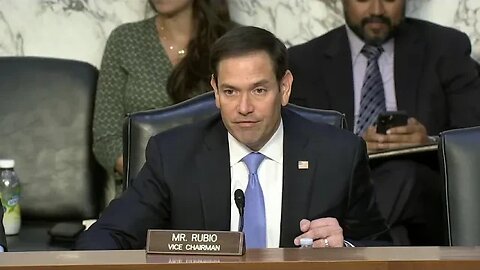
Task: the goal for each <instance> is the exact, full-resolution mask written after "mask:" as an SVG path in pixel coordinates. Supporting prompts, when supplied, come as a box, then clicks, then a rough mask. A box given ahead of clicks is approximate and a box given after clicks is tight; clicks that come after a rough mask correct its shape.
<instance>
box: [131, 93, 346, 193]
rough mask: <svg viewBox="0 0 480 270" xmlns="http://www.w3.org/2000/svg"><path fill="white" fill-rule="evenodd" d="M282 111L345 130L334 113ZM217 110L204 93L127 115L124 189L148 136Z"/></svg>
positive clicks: (291, 107)
mask: <svg viewBox="0 0 480 270" xmlns="http://www.w3.org/2000/svg"><path fill="white" fill-rule="evenodd" d="M286 109H287V110H291V111H293V112H296V113H298V114H300V115H302V116H303V117H305V118H308V119H310V120H311V121H314V122H321V123H328V124H331V125H333V126H336V127H338V128H345V127H346V120H345V116H344V115H343V114H341V113H339V112H337V111H328V110H319V109H311V108H305V107H301V106H297V105H293V104H288V105H287V106H286ZM218 111H219V110H218V108H217V107H216V106H215V96H214V93H213V92H208V93H204V94H202V95H199V96H196V97H194V98H191V99H189V100H186V101H184V102H181V103H178V104H175V105H173V106H169V107H165V108H161V109H157V110H150V111H144V112H136V113H131V114H129V115H127V117H126V119H125V123H124V129H123V130H124V134H123V139H124V151H123V154H124V157H123V160H124V161H125V162H124V175H125V182H124V183H125V185H124V188H127V187H128V186H129V185H131V184H132V183H133V180H134V178H135V177H136V176H137V174H138V172H139V171H140V169H141V168H142V166H143V164H144V163H145V148H146V147H147V143H148V140H149V139H150V137H152V136H153V135H155V134H158V133H160V132H162V131H165V130H168V129H171V128H174V127H176V126H179V125H185V124H189V123H193V122H195V121H199V120H202V119H205V118H207V117H210V116H212V115H214V114H216V113H218Z"/></svg>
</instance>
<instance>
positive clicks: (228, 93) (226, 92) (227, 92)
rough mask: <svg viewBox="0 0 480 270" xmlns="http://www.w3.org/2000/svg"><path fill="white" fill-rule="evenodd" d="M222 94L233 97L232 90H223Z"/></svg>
mask: <svg viewBox="0 0 480 270" xmlns="http://www.w3.org/2000/svg"><path fill="white" fill-rule="evenodd" d="M223 93H224V94H225V95H227V96H231V95H233V90H231V89H225V90H223Z"/></svg>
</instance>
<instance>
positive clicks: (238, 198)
mask: <svg viewBox="0 0 480 270" xmlns="http://www.w3.org/2000/svg"><path fill="white" fill-rule="evenodd" d="M234 198H235V204H236V205H237V207H238V208H239V209H243V208H244V207H245V195H244V194H243V191H242V190H241V189H237V190H235V193H234Z"/></svg>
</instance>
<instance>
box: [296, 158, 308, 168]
mask: <svg viewBox="0 0 480 270" xmlns="http://www.w3.org/2000/svg"><path fill="white" fill-rule="evenodd" d="M298 169H299V170H308V160H299V161H298Z"/></svg>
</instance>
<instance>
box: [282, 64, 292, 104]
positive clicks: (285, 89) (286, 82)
mask: <svg viewBox="0 0 480 270" xmlns="http://www.w3.org/2000/svg"><path fill="white" fill-rule="evenodd" d="M292 83H293V75H292V72H290V70H287V71H286V72H285V75H283V78H282V81H281V82H280V91H281V94H282V106H286V105H287V104H288V100H289V99H290V93H291V92H292Z"/></svg>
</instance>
